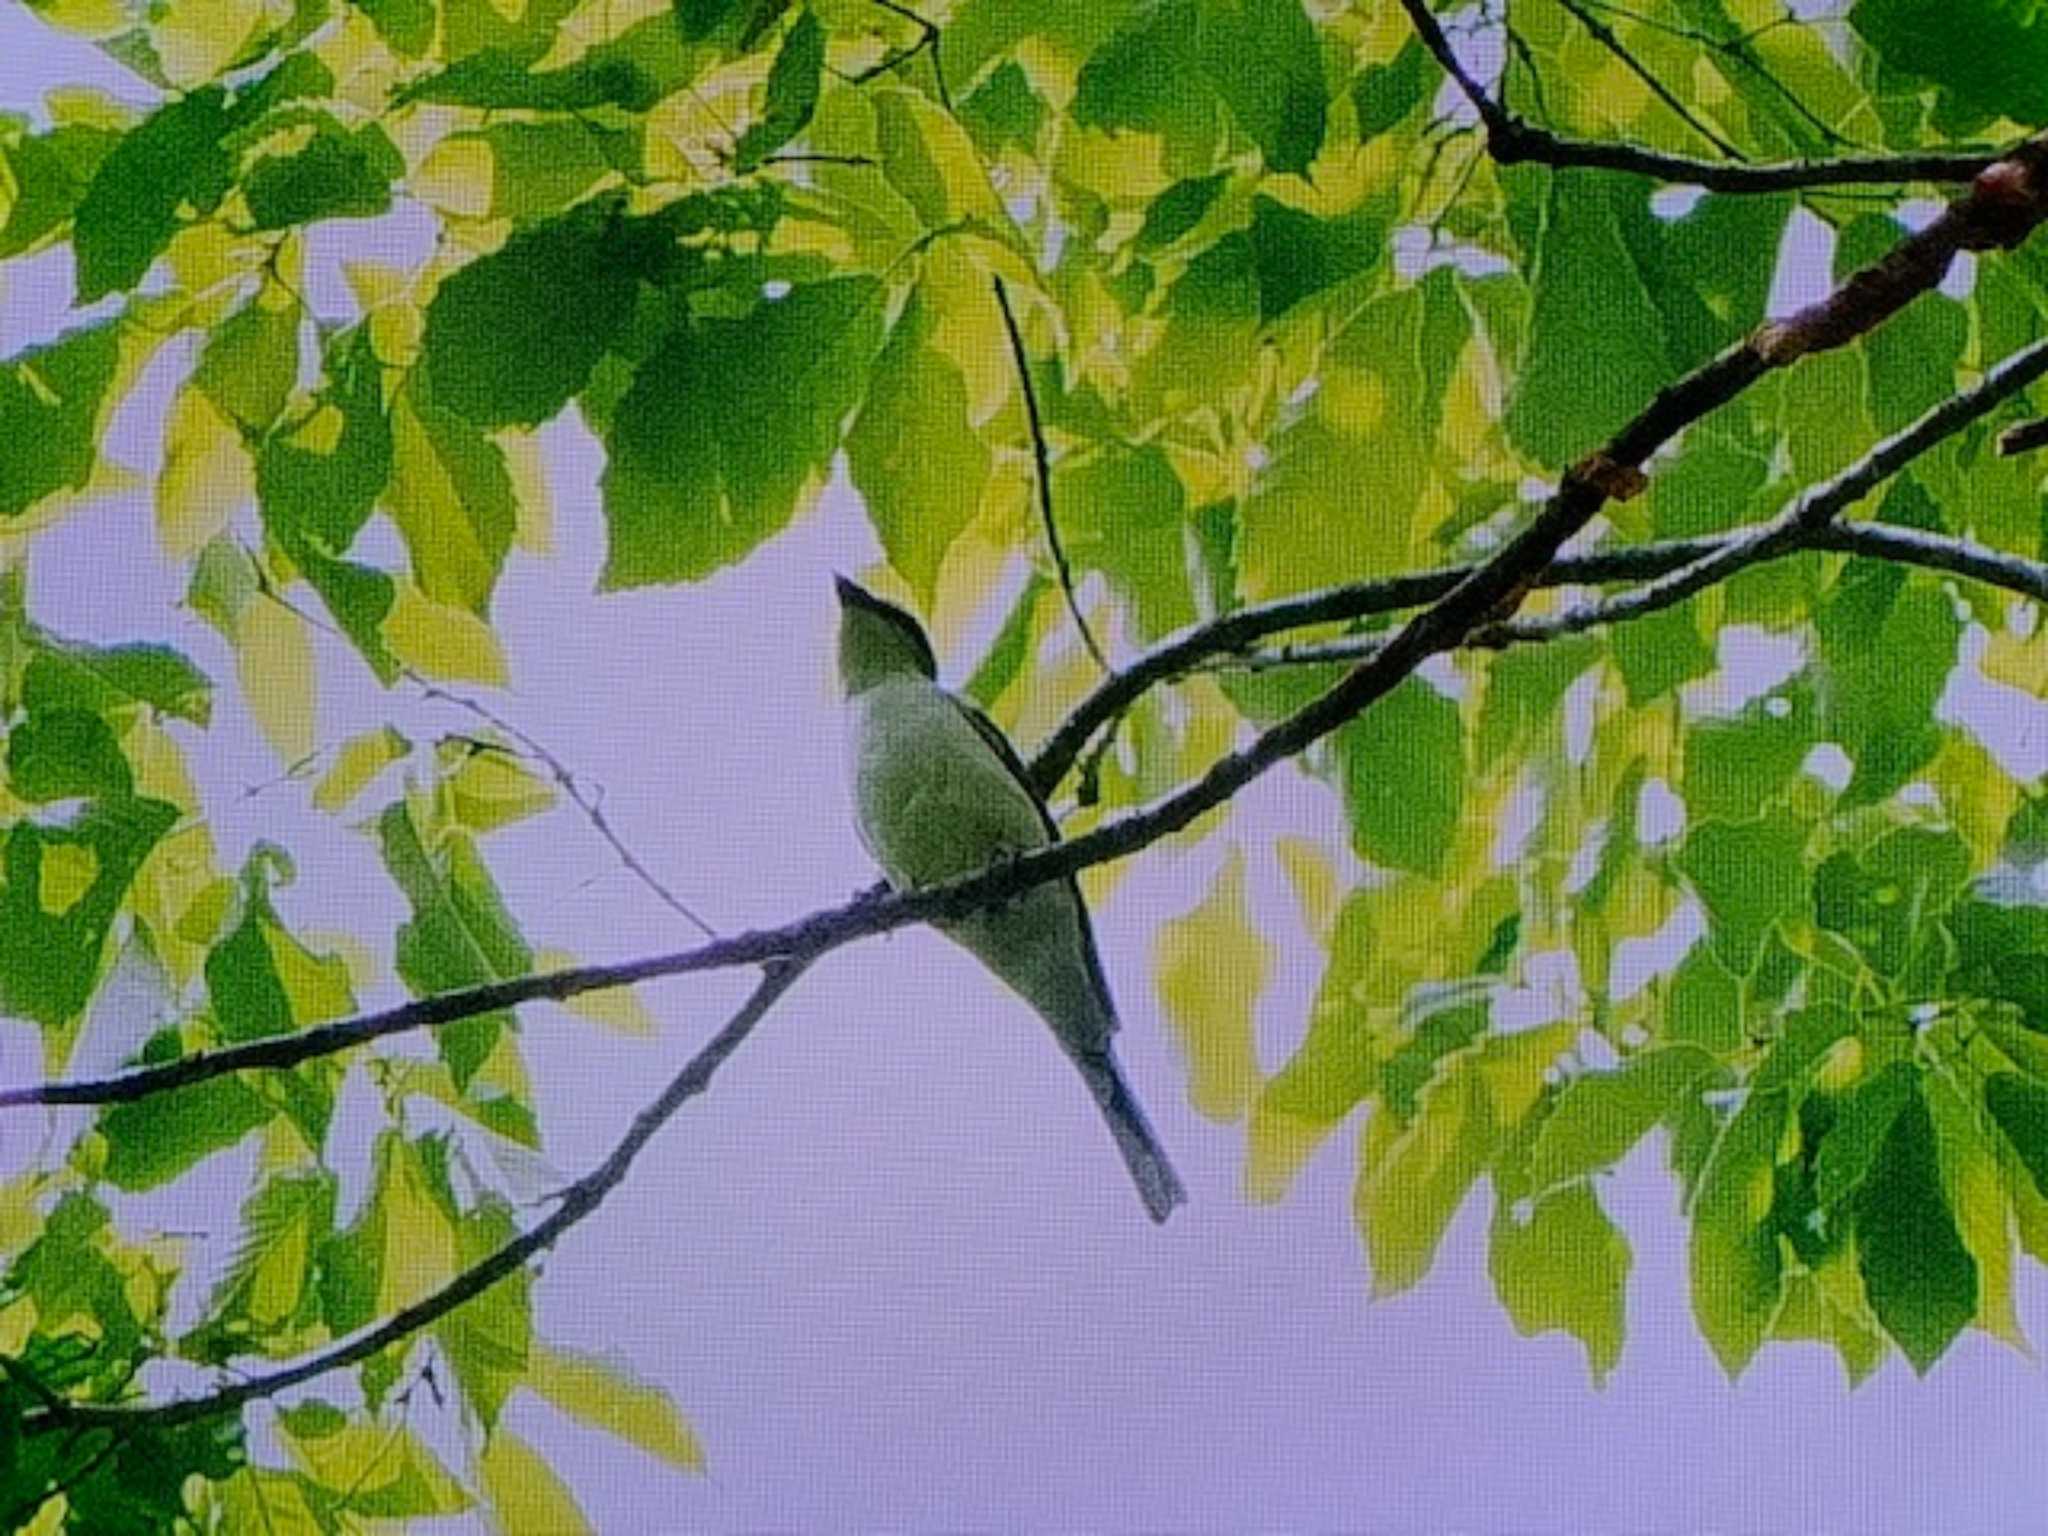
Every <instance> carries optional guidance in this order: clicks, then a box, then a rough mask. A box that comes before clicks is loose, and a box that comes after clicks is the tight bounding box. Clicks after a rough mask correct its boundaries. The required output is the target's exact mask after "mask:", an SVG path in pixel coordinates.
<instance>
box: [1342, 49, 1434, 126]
mask: <svg viewBox="0 0 2048 1536" xmlns="http://www.w3.org/2000/svg"><path fill="white" fill-rule="evenodd" d="M1435 81H1436V70H1435V69H1434V68H1433V67H1432V64H1431V61H1430V57H1429V50H1428V49H1426V48H1424V47H1423V46H1422V40H1421V39H1420V38H1415V37H1411V38H1409V39H1408V41H1407V42H1406V43H1404V44H1402V45H1401V51H1400V52H1399V53H1397V54H1395V55H1394V57H1393V58H1392V59H1391V60H1390V61H1388V62H1387V63H1385V64H1368V65H1367V66H1366V67H1365V68H1364V69H1362V70H1360V71H1359V73H1358V78H1357V79H1356V80H1353V81H1352V82H1351V101H1352V104H1353V106H1354V107H1355V108H1356V109H1357V112H1358V139H1359V142H1360V143H1362V144H1364V143H1370V142H1371V141H1372V140H1374V139H1376V138H1378V137H1379V136H1380V135H1381V134H1383V133H1386V132H1388V131H1389V130H1390V129H1392V128H1394V127H1396V126H1397V125H1399V123H1400V122H1401V120H1402V119H1403V118H1405V117H1407V115H1408V114H1409V113H1410V112H1412V111H1414V110H1415V109H1416V108H1417V107H1419V106H1421V105H1422V103H1423V102H1424V101H1425V100H1427V99H1428V96H1429V90H1430V86H1431V85H1433V84H1434V83H1435Z"/></svg>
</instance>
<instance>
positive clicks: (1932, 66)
mask: <svg viewBox="0 0 2048 1536" xmlns="http://www.w3.org/2000/svg"><path fill="white" fill-rule="evenodd" d="M1849 24H1850V25H1851V26H1852V27H1854V28H1855V29H1856V31H1857V32H1858V33H1859V34H1861V36H1862V37H1863V40H1864V41H1865V42H1867V43H1868V44H1869V45H1870V47H1871V48H1872V50H1873V51H1874V52H1876V53H1877V54H1878V56H1879V57H1881V58H1882V59H1883V60H1884V62H1885V64H1886V65H1887V67H1889V68H1892V69H1896V70H1899V71H1901V72H1903V73H1905V74H1908V75H1917V76H1919V77H1921V78H1923V79H1927V80H1932V81H1934V82H1935V83H1936V84H1937V85H1940V86H1941V87H1943V88H1944V89H1945V90H1947V91H1949V92H1951V93H1953V94H1954V95H1955V97H1956V98H1957V100H1958V101H1960V102H1963V103H1965V104H1967V105H1969V106H1972V107H1975V108H1977V109H1979V110H1981V111H1984V112H1986V113H1990V114H1993V115H1997V116H2004V117H2010V118H2014V119H2016V120H2018V121H2020V122H2033V121H2037V120H2039V119H2041V118H2042V117H2043V116H2048V25H2044V24H2043V20H2042V17H2041V14H2040V10H2039V7H2038V6H2036V5H2034V4H2032V3H2030V0H1856V5H1855V7H1854V8H1853V9H1852V10H1851V11H1850V12H1849Z"/></svg>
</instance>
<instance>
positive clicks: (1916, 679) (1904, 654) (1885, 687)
mask: <svg viewBox="0 0 2048 1536" xmlns="http://www.w3.org/2000/svg"><path fill="white" fill-rule="evenodd" d="M1816 628H1817V629H1818V631H1819V634H1820V650H1821V657H1822V660H1823V661H1824V663H1825V665H1826V673H1825V677H1826V682H1827V692H1826V695H1825V697H1826V700H1827V705H1828V707H1827V716H1826V721H1825V724H1824V726H1823V730H1824V731H1825V734H1826V735H1827V736H1828V737H1829V738H1831V739H1833V740H1835V741H1839V742H1840V743H1841V744H1842V747H1843V749H1844V750H1845V751H1847V752H1848V754H1849V755H1850V757H1851V758H1853V759H1854V760H1855V764H1856V769H1855V773H1854V775H1853V776H1852V777H1851V779H1850V781H1849V786H1848V788H1846V789H1845V790H1843V791H1842V803H1843V805H1844V806H1845V807H1846V806H1856V805H1869V804H1872V803H1874V802H1876V801H1878V800H1881V799H1883V798H1884V797H1885V796H1887V795H1889V794H1891V793H1892V792H1893V791H1894V790H1896V789H1897V788H1899V786H1901V785H1902V784H1904V783H1906V782H1907V781H1908V780H1909V779H1910V778H1911V777H1912V776H1913V774H1914V773H1915V772H1916V771H1917V770H1918V769H1919V768H1920V767H1921V766H1922V765H1923V764H1925V763H1926V762H1927V761H1928V760H1929V759H1930V758H1932V757H1933V756H1934V754H1935V753H1936V752H1937V751H1939V750H1940V747H1941V729H1940V727H1939V726H1938V725H1937V724H1936V723H1935V706H1936V705H1937V704H1938V703H1939V701H1940V699H1941V695H1942V693H1943V692H1944V690H1945V689H1946V688H1947V686H1948V678H1949V673H1950V672H1951V671H1952V670H1953V669H1954V666H1955V661H1956V655H1957V647H1958V645H1959V644H1960V643H1961V640H1962V635H1963V622H1962V620H1961V619H1960V618H1959V617H1958V616H1957V614H1956V611H1955V606H1954V604H1953V603H1952V602H1951V601H1950V599H1949V596H1948V594H1947V593H1946V592H1944V591H1943V590H1942V589H1941V588H1940V586H1939V585H1938V584H1937V583H1935V582H1933V581H1929V580H1920V579H1909V578H1908V575H1907V572H1906V570H1905V569H1904V568H1903V567H1900V566H1893V565H1888V564H1884V563H1881V562H1878V561H1874V560H1852V561H1850V562H1849V564H1848V565H1846V566H1845V567H1843V571H1842V576H1841V579H1840V580H1839V581H1837V582H1836V584H1835V586H1834V588H1833V589H1832V590H1831V591H1830V593H1829V595H1828V601H1827V604H1826V606H1825V607H1824V608H1822V610H1821V612H1820V615H1819V617H1818V619H1817V621H1816Z"/></svg>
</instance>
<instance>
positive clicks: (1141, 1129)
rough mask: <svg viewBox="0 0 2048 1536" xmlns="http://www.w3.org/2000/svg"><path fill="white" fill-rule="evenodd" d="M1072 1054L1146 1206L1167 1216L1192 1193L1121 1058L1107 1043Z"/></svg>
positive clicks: (1158, 1216)
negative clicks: (1154, 1130) (1155, 1130)
mask: <svg viewBox="0 0 2048 1536" xmlns="http://www.w3.org/2000/svg"><path fill="white" fill-rule="evenodd" d="M1069 1055H1070V1059H1071V1060H1072V1061H1073V1063H1074V1065H1075V1066H1076V1067H1077V1068H1079V1069H1080V1073H1081V1076H1082V1078H1083V1079H1084V1080H1086V1082H1087V1084H1088V1091H1089V1092H1090V1093H1091V1094H1093V1095H1094V1098H1095V1103H1096V1105H1097V1106H1098V1107H1099V1108H1100V1109H1101V1110H1102V1118H1103V1120H1104V1122H1105V1123H1107V1124H1108V1126H1109V1133H1110V1134H1111V1135H1112V1136H1114V1137H1115V1138H1116V1149H1117V1151H1119V1152H1121V1153H1122V1154H1123V1156H1124V1163H1125V1165H1126V1166H1128V1167H1129V1168H1130V1170H1131V1182H1133V1183H1134V1184H1136V1185H1137V1186H1138V1195H1139V1198H1141V1199H1142V1200H1143V1201H1144V1202H1145V1210H1146V1212H1147V1213H1148V1214H1149V1215H1150V1216H1151V1217H1152V1219H1153V1220H1154V1221H1164V1220H1166V1218H1167V1217H1169V1216H1171V1215H1172V1214H1173V1208H1174V1207H1175V1206H1177V1205H1179V1204H1181V1203H1182V1202H1183V1201H1185V1200H1186V1199H1187V1197H1188V1192H1187V1190H1186V1188H1185V1187H1184V1186H1183V1185H1182V1184H1181V1181H1180V1175H1179V1174H1177V1173H1175V1172H1174V1171H1173V1164H1172V1163H1170V1162H1169V1161H1167V1157H1166V1150H1165V1149H1164V1148H1163V1147H1161V1146H1160V1145H1159V1138H1158V1137H1157V1136H1155V1135H1153V1133H1152V1126H1151V1124H1150V1122H1148V1121H1147V1120H1146V1119H1145V1111H1144V1110H1142V1109H1140V1108H1139V1107H1138V1100H1137V1096H1136V1095H1134V1094H1133V1093H1132V1092H1131V1086H1130V1084H1129V1083H1127V1082H1125V1081H1124V1076H1123V1073H1122V1072H1121V1071H1119V1070H1118V1069H1117V1064H1116V1058H1115V1057H1114V1056H1112V1055H1110V1053H1109V1052H1108V1051H1107V1050H1106V1049H1105V1050H1101V1051H1090V1052H1085V1053H1084V1052H1078V1051H1076V1052H1070V1053H1069Z"/></svg>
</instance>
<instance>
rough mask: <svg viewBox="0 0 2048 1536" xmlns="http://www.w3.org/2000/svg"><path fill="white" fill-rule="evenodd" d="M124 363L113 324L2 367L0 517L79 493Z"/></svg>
mask: <svg viewBox="0 0 2048 1536" xmlns="http://www.w3.org/2000/svg"><path fill="white" fill-rule="evenodd" d="M120 360H121V342H120V327H119V325H118V323H116V322H113V321H108V322H104V323H102V324H99V325H92V326H87V327H84V328H82V329H79V330H75V331H67V332H66V333H65V334H64V335H62V336H60V337H58V338H57V339H56V340H55V341H53V342H50V343H49V344H47V345H46V346H40V347H31V348H29V349H28V350H27V351H25V352H20V353H17V354H16V355H15V356H14V357H12V358H10V359H9V360H8V361H7V363H6V364H5V365H4V366H0V441H5V442H7V443H9V444H11V445H12V446H11V447H10V449H9V451H8V452H7V453H5V454H0V517H17V516H19V515H20V514H21V513H23V512H26V511H28V510H29V508H31V507H33V506H34V505H35V504H36V503H37V502H39V501H41V500H43V498H44V497H46V496H51V495H54V494H55V493H56V492H58V491H61V490H67V489H68V490H79V489H82V488H83V487H84V486H85V484H86V482H87V481H88V480H90V479H91V478H92V471H93V465H94V464H95V463H97V462H98V459H99V428H100V421H101V417H102V416H103V414H104V407H105V406H106V404H107V395H108V392H109V390H110V389H111V387H112V385H113V382H114V373H115V370H116V368H117V367H118V366H119V363H120Z"/></svg>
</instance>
